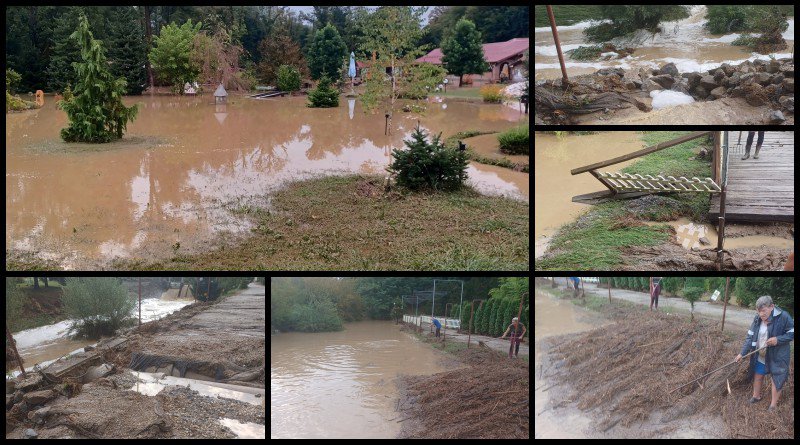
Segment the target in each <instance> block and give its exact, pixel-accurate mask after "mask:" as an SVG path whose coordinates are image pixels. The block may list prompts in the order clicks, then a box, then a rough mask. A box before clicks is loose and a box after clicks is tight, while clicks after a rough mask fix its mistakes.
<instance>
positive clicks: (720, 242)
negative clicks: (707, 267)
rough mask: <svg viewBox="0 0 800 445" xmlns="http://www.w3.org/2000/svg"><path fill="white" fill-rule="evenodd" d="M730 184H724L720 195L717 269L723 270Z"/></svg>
mask: <svg viewBox="0 0 800 445" xmlns="http://www.w3.org/2000/svg"><path fill="white" fill-rule="evenodd" d="M727 189H728V186H726V185H723V186H722V193H720V195H719V218H718V220H719V223H718V225H717V235H718V236H717V270H718V271H721V270H722V263H723V260H724V255H723V252H722V248H723V246H724V244H725V193H726V191H727Z"/></svg>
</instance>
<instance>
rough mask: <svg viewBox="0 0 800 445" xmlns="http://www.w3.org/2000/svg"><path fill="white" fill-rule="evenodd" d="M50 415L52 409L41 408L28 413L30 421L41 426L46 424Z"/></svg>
mask: <svg viewBox="0 0 800 445" xmlns="http://www.w3.org/2000/svg"><path fill="white" fill-rule="evenodd" d="M49 414H50V407H49V406H47V407H44V408H39V409H37V410H36V411H31V412H29V413H28V419H30V420H32V421H34V422H35V423H37V424H39V425H41V424H43V423H44V421H45V419H47V416H48V415H49Z"/></svg>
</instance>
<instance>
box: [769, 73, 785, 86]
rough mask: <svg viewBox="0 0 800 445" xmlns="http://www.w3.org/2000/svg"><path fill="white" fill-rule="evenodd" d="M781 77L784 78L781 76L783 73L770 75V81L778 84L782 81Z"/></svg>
mask: <svg viewBox="0 0 800 445" xmlns="http://www.w3.org/2000/svg"><path fill="white" fill-rule="evenodd" d="M783 79H785V77H783V74H780V73H778V74H776V75H774V76H772V83H773V84H775V85H780V84H781V83H782V82H783Z"/></svg>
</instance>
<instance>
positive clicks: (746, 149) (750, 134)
mask: <svg viewBox="0 0 800 445" xmlns="http://www.w3.org/2000/svg"><path fill="white" fill-rule="evenodd" d="M755 135H756V132H755V131H748V132H747V145H745V147H744V156H742V160H743V161H744V160H745V159H747V158H749V157H750V147H752V146H753V136H755Z"/></svg>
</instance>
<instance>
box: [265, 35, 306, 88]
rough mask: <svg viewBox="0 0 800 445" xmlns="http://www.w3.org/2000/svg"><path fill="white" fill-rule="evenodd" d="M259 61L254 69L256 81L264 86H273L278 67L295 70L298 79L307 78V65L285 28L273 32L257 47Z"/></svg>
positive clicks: (298, 47)
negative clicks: (286, 66)
mask: <svg viewBox="0 0 800 445" xmlns="http://www.w3.org/2000/svg"><path fill="white" fill-rule="evenodd" d="M258 49H259V52H260V53H261V61H260V62H259V64H258V66H257V68H256V74H257V76H258V80H259V81H261V82H264V83H265V84H266V85H275V83H276V81H277V78H278V68H279V67H280V65H289V66H293V67H295V68H297V70H298V71H299V72H300V77H301V78H305V77H308V65H307V64H306V59H305V58H304V57H303V52H302V51H301V50H300V46H299V45H298V44H297V42H295V41H294V40H292V38H291V37H290V36H289V33H288V30H287V29H286V28H285V27H280V28H279V29H277V30H275V31H273V33H272V34H270V35H269V36H267V37H266V38H264V39H263V40H262V41H261V43H259V45H258Z"/></svg>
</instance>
